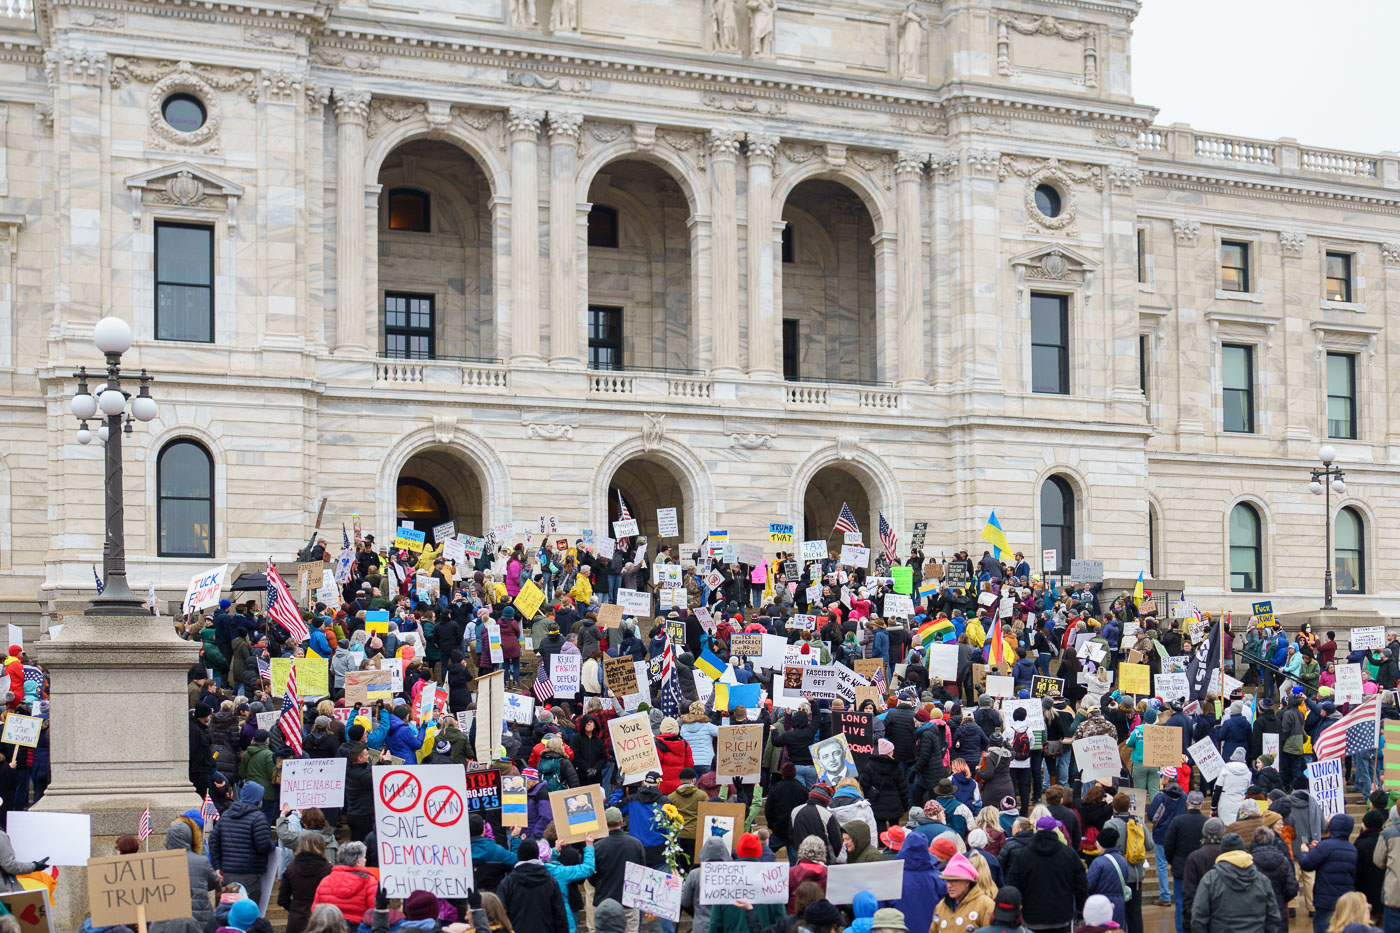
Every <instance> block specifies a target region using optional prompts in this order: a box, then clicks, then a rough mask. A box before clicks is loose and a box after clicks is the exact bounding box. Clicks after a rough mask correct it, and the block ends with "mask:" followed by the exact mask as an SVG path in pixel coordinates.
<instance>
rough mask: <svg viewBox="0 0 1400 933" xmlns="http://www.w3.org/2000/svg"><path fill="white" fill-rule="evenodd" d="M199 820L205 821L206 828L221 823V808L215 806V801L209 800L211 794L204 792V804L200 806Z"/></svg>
mask: <svg viewBox="0 0 1400 933" xmlns="http://www.w3.org/2000/svg"><path fill="white" fill-rule="evenodd" d="M199 818H200V819H202V820H204V828H205V830H208V829H209V827H210V826H211V825H212V824H214V823H217V822H218V821H219V808H218V807H216V806H214V801H212V800H210V799H209V792H208V791H207V790H206V791H205V792H204V803H202V804H200V805H199Z"/></svg>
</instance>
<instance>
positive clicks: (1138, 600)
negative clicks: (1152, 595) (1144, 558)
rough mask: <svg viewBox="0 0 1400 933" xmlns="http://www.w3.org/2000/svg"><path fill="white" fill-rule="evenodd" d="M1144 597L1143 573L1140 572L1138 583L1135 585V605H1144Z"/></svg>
mask: <svg viewBox="0 0 1400 933" xmlns="http://www.w3.org/2000/svg"><path fill="white" fill-rule="evenodd" d="M1142 597H1143V591H1142V571H1141V570H1139V571H1138V578H1137V583H1136V584H1134V585H1133V605H1134V606H1140V605H1142Z"/></svg>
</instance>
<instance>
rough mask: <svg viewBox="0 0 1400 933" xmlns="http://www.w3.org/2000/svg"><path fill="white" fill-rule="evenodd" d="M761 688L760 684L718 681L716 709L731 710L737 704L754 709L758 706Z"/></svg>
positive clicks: (716, 685)
mask: <svg viewBox="0 0 1400 933" xmlns="http://www.w3.org/2000/svg"><path fill="white" fill-rule="evenodd" d="M759 690H760V687H759V685H758V684H726V683H723V682H721V681H716V682H715V697H714V699H715V709H717V710H725V711H729V710H733V709H734V707H736V706H742V707H744V708H745V709H754V708H756V707H757V706H758V701H759V695H760V693H759Z"/></svg>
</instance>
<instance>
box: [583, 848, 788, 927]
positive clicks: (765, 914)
mask: <svg viewBox="0 0 1400 933" xmlns="http://www.w3.org/2000/svg"><path fill="white" fill-rule="evenodd" d="M734 861H736V862H753V861H757V859H750V858H739V859H735V860H734ZM789 893H791V892H789ZM750 914H752V920H753V921H754V922H755V923H756V924H757V929H760V930H769V929H771V928H772V927H774V926H775V925H777V924H780V923H782V922H783V921H784V918H785V916H786V915H785V913H784V905H782V904H755V905H753V910H752V911H749V910H744V909H743V908H740V907H735V906H734V905H733V904H716V905H714V906H713V907H711V908H710V925H709V928H708V929H709V933H749V931H750V929H752V927H750ZM691 929H692V930H693V931H694V933H703V931H701V929H700V928H699V927H698V926H692V927H691ZM597 933H609V931H608V930H606V929H604V928H602V927H601V926H600V927H599V928H598V931H597Z"/></svg>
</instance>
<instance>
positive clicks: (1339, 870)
mask: <svg viewBox="0 0 1400 933" xmlns="http://www.w3.org/2000/svg"><path fill="white" fill-rule="evenodd" d="M1355 825H1356V823H1355V821H1354V820H1353V819H1352V818H1351V817H1350V816H1347V815H1346V814H1345V813H1338V814H1336V815H1335V816H1333V817H1332V819H1330V820H1329V821H1328V822H1327V838H1326V839H1323V840H1322V841H1321V842H1319V843H1317V844H1316V845H1314V846H1311V847H1309V846H1308V845H1307V843H1303V844H1302V845H1301V846H1300V847H1299V850H1300V851H1299V855H1298V867H1299V868H1301V869H1302V870H1303V871H1310V872H1313V873H1314V874H1313V908H1314V911H1315V913H1314V914H1313V933H1326V930H1327V926H1328V923H1329V922H1330V921H1331V919H1332V911H1333V910H1335V909H1336V907H1337V899H1338V898H1340V897H1341V896H1342V895H1343V894H1345V893H1347V892H1348V891H1355V890H1356V889H1357V888H1356V860H1357V854H1356V846H1355V845H1353V844H1352V843H1351V841H1350V840H1351V831H1352V828H1353V827H1354V826H1355Z"/></svg>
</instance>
